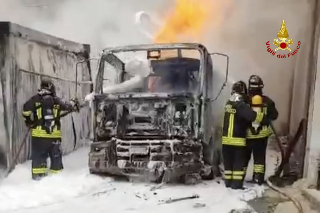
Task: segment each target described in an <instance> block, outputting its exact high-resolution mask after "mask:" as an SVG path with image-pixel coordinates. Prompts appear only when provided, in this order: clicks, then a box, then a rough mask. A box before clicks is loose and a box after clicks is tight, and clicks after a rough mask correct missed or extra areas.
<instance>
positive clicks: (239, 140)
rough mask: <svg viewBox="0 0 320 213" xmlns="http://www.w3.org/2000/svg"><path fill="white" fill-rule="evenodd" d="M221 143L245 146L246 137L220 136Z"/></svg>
mask: <svg viewBox="0 0 320 213" xmlns="http://www.w3.org/2000/svg"><path fill="white" fill-rule="evenodd" d="M222 144H224V145H231V146H245V145H246V139H245V138H229V137H224V136H223V137H222Z"/></svg>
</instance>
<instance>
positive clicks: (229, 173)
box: [224, 170, 232, 175]
mask: <svg viewBox="0 0 320 213" xmlns="http://www.w3.org/2000/svg"><path fill="white" fill-rule="evenodd" d="M224 174H225V175H231V174H232V171H230V170H225V171H224Z"/></svg>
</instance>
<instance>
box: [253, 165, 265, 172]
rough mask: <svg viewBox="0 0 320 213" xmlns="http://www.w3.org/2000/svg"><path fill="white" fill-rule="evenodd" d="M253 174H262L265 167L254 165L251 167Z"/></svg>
mask: <svg viewBox="0 0 320 213" xmlns="http://www.w3.org/2000/svg"><path fill="white" fill-rule="evenodd" d="M253 171H254V173H264V171H265V166H264V165H261V164H255V165H254V167H253Z"/></svg>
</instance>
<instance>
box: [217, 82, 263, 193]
mask: <svg viewBox="0 0 320 213" xmlns="http://www.w3.org/2000/svg"><path fill="white" fill-rule="evenodd" d="M245 100H246V84H245V83H244V82H243V81H238V82H236V83H234V84H233V86H232V91H231V98H230V99H229V100H228V101H227V103H226V105H225V113H224V119H223V129H222V154H223V159H224V169H225V171H224V176H225V184H226V187H231V188H232V189H243V180H244V175H245V174H244V170H243V169H244V166H245V163H246V155H245V154H246V152H245V151H246V150H245V146H246V134H247V129H248V128H249V126H250V124H251V122H253V121H257V122H263V119H264V114H263V113H262V112H261V113H257V112H254V111H253V110H252V109H251V107H250V105H248V104H247V103H246V102H245Z"/></svg>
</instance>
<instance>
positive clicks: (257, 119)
mask: <svg viewBox="0 0 320 213" xmlns="http://www.w3.org/2000/svg"><path fill="white" fill-rule="evenodd" d="M263 115H264V114H263V112H257V117H256V120H255V122H258V123H260V122H261V121H262V119H263Z"/></svg>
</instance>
